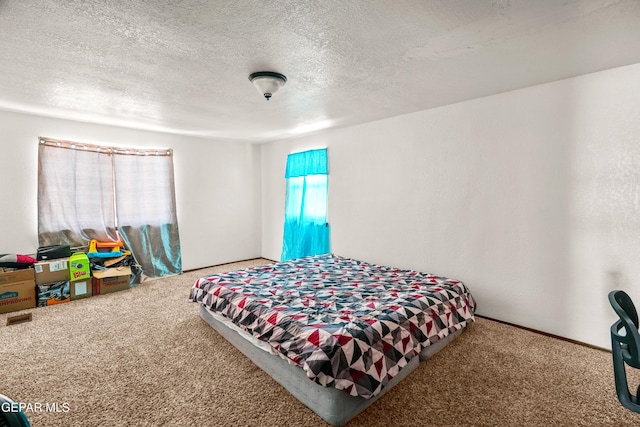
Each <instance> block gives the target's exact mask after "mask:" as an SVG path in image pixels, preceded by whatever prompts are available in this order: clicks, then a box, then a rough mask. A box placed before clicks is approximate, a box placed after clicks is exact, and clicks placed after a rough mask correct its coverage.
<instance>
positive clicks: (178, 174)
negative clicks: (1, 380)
mask: <svg viewBox="0 0 640 427" xmlns="http://www.w3.org/2000/svg"><path fill="white" fill-rule="evenodd" d="M0 129H2V136H1V138H0V183H1V188H2V190H1V191H0V195H1V196H0V200H2V202H1V205H2V207H1V208H0V253H23V254H29V253H34V252H35V250H36V248H37V247H38V235H37V232H38V230H37V228H38V221H37V166H38V148H37V147H38V137H39V136H45V137H51V138H57V139H64V140H69V141H78V142H86V143H95V144H105V145H119V146H127V147H158V148H165V147H169V148H173V150H174V169H175V185H176V205H177V206H176V208H177V213H178V224H179V227H180V243H181V247H182V258H183V269H184V270H189V269H194V268H198V267H206V266H210V265H214V264H220V263H225V262H230V261H237V260H241V259H248V258H254V257H259V256H260V242H261V224H260V216H261V214H260V209H261V206H260V197H261V195H260V150H259V147H257V146H254V145H251V144H248V143H247V144H245V143H239V142H218V141H212V140H206V139H199V138H191V137H185V136H179V135H171V134H164V133H157V132H147V131H137V130H131V129H125V128H118V127H110V126H101V125H94V124H88V123H80V122H74V121H68V120H60V119H52V118H44V117H39V116H32V115H27V114H19V113H12V112H6V111H0ZM60 167H64V165H60Z"/></svg>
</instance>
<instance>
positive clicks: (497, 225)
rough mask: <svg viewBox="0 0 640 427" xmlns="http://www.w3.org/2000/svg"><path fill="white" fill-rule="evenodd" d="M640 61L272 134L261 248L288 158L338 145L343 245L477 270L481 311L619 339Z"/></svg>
mask: <svg viewBox="0 0 640 427" xmlns="http://www.w3.org/2000/svg"><path fill="white" fill-rule="evenodd" d="M638 94H640V64H636V65H633V66H628V67H623V68H618V69H612V70H608V71H603V72H599V73H595V74H590V75H585V76H581V77H578V78H572V79H567V80H563V81H558V82H554V83H550V84H545V85H540V86H536V87H531V88H527V89H523V90H518V91H513V92H508V93H503V94H499V95H495V96H491V97H486V98H482V99H477V100H473V101H469V102H464V103H460V104H455V105H450V106H446V107H442V108H437V109H432V110H426V111H421V112H417V113H413V114H409V115H404V116H399V117H394V118H389V119H385V120H381V121H377V122H373V123H368V124H364V125H359V126H353V127H348V128H342V129H335V130H332V131H327V132H324V133H320V134H316V135H313V136H308V137H304V138H299V139H296V140H285V141H280V142H274V143H270V144H266V145H263V146H262V147H261V148H262V211H263V217H262V233H263V241H262V255H263V256H265V257H267V258H272V259H279V257H280V251H281V242H282V227H283V220H282V215H283V210H284V197H285V180H284V178H283V174H284V168H285V164H286V155H287V154H288V153H290V152H294V151H302V150H305V149H312V148H320V147H329V169H330V172H329V211H330V213H329V215H330V223H331V226H332V250H333V252H334V253H336V254H339V255H343V256H348V257H353V258H358V259H362V260H365V261H370V262H377V263H383V264H387V265H394V266H399V267H405V268H413V269H417V270H421V271H426V272H430V273H434V274H440V275H445V276H449V277H452V278H456V279H459V280H463V281H464V282H465V283H467V284H468V285H469V287H470V289H471V290H472V293H473V294H474V296H475V297H476V299H477V301H478V313H479V314H482V315H485V316H489V317H493V318H497V319H501V320H504V321H508V322H513V323H516V324H519V325H522V326H526V327H530V328H534V329H537V330H541V331H545V332H549V333H552V334H556V335H560V336H564V337H567V338H571V339H575V340H579V341H582V342H586V343H589V344H593V345H597V346H601V347H609V346H610V341H609V335H608V334H609V332H608V328H609V326H610V325H611V323H613V321H614V319H615V315H614V313H613V311H612V309H611V308H610V306H609V304H608V302H607V294H608V292H609V291H610V290H612V289H614V288H623V289H626V290H627V292H629V293H630V295H631V296H632V298H634V297H635V300H636V301H637V302H638V304H640V96H638Z"/></svg>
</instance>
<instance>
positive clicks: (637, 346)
mask: <svg viewBox="0 0 640 427" xmlns="http://www.w3.org/2000/svg"><path fill="white" fill-rule="evenodd" d="M609 303H611V307H613V309H614V310H615V312H616V313H617V314H618V316H619V317H620V320H618V321H616V322H615V323H614V324H613V325H611V353H612V355H613V375H614V378H615V382H616V393H617V394H618V400H619V401H620V403H622V406H624V407H625V408H627V409H629V410H631V411H633V412H638V413H640V402H638V395H639V394H640V386H638V388H637V391H636V395H635V396H634V395H632V394H631V392H629V386H628V383H627V374H626V371H625V366H624V365H625V363H626V364H627V365H629V366H631V367H633V368H636V369H640V333H638V312H637V311H636V307H635V305H634V304H633V301H631V298H630V297H629V295H627V293H626V292H624V291H620V290H617V291H611V292H609ZM622 329H624V334H621V330H622Z"/></svg>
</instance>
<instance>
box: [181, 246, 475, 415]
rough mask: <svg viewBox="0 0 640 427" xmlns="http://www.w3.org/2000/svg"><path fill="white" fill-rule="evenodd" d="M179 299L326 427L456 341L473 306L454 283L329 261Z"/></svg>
mask: <svg viewBox="0 0 640 427" xmlns="http://www.w3.org/2000/svg"><path fill="white" fill-rule="evenodd" d="M189 299H190V301H193V302H197V303H199V304H200V305H201V306H202V307H201V310H200V315H201V316H202V317H203V319H205V321H207V323H209V324H210V325H212V326H213V327H214V328H215V329H216V330H218V332H220V333H221V334H222V335H223V336H225V338H227V339H228V340H229V341H231V342H232V343H233V344H234V345H236V346H237V347H238V348H239V349H240V350H241V351H243V353H245V354H246V355H247V356H249V357H250V358H251V359H252V360H253V361H254V362H255V363H256V364H258V366H260V367H261V368H262V369H264V370H265V371H267V372H268V373H269V374H270V375H272V376H273V377H274V378H275V379H276V380H277V381H278V382H280V383H281V384H282V385H283V386H285V388H287V389H288V390H289V391H290V392H291V393H292V394H294V396H296V397H297V398H298V399H300V400H301V401H303V403H305V404H306V405H307V406H309V407H310V408H311V409H312V410H314V411H315V412H316V413H317V414H318V415H320V416H321V417H322V418H323V419H325V421H327V422H329V423H332V424H335V425H341V424H342V423H344V422H346V421H347V420H348V419H350V418H351V417H353V416H355V414H356V413H357V412H359V411H360V410H362V409H363V408H364V407H366V406H368V405H369V404H371V402H372V401H373V400H375V399H377V398H378V397H379V396H380V395H382V394H383V393H384V392H385V391H386V390H388V389H389V388H390V387H392V386H393V385H394V384H396V383H397V382H399V381H400V380H401V379H402V378H404V377H405V376H406V375H408V373H409V372H410V371H411V370H413V369H415V367H417V365H418V364H419V362H420V360H421V359H425V358H426V357H429V355H431V354H433V353H434V352H435V351H437V350H439V349H440V348H441V347H442V346H444V345H445V344H446V343H447V342H448V341H449V340H450V339H452V337H454V336H456V335H457V334H458V333H459V332H460V331H461V330H462V329H464V328H465V327H466V326H467V325H468V324H469V323H470V322H471V321H473V319H474V314H473V313H474V310H475V305H476V304H475V300H474V299H473V297H472V295H471V293H470V292H469V290H468V289H467V287H466V286H465V285H464V284H463V283H462V282H460V281H457V280H452V279H449V278H446V277H441V276H436V275H433V274H426V273H421V272H416V271H412V270H401V269H397V268H392V267H386V266H380V265H375V264H369V263H366V262H362V261H358V260H353V259H349V258H343V257H339V256H335V255H318V256H313V257H306V258H301V259H297V260H291V261H288V262H282V263H277V264H272V265H267V266H262V267H254V268H250V269H246V270H238V271H235V272H230V273H225V274H216V275H211V276H206V277H202V278H200V279H198V280H197V281H196V283H194V285H193V287H192V289H191V294H190V297H189ZM256 344H258V345H256ZM290 376H291V378H289V377H290ZM300 379H304V380H305V381H304V382H300V381H299V380H300ZM285 383H286V384H285ZM292 390H293V391H292ZM318 390H321V391H318ZM309 393H311V394H309ZM318 394H322V395H325V394H326V395H327V396H326V399H325V400H321V399H319V398H318ZM317 402H324V403H321V404H320V406H321V407H317V406H318V403H317ZM332 402H333V403H332ZM336 402H337V404H338V406H336ZM312 406H316V407H312Z"/></svg>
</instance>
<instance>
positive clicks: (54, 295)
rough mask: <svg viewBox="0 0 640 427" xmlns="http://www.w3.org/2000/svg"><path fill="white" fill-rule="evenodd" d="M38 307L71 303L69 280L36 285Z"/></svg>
mask: <svg viewBox="0 0 640 427" xmlns="http://www.w3.org/2000/svg"><path fill="white" fill-rule="evenodd" d="M36 290H37V296H38V307H46V306H48V305H55V304H62V303H65V302H69V301H71V293H70V291H69V280H66V281H61V282H53V283H47V284H43V285H36Z"/></svg>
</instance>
